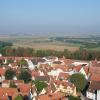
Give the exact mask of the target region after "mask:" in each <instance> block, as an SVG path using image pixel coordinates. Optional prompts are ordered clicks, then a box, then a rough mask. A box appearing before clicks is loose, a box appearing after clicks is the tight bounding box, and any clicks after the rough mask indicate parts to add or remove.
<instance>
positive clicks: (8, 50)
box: [0, 46, 100, 60]
mask: <svg viewBox="0 0 100 100" xmlns="http://www.w3.org/2000/svg"><path fill="white" fill-rule="evenodd" d="M0 53H2V55H3V56H17V57H44V56H45V57H46V56H57V57H59V58H62V57H63V56H65V58H67V59H77V60H78V59H79V60H94V59H95V58H96V59H98V60H99V59H100V51H92V50H87V49H84V48H80V49H79V50H76V51H74V52H71V51H69V50H67V49H64V51H59V50H35V49H33V48H24V47H18V48H13V47H11V46H7V47H4V48H2V50H1V51H0Z"/></svg>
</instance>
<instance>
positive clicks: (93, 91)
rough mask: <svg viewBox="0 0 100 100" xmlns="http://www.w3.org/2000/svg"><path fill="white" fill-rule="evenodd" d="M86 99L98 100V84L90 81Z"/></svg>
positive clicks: (99, 84)
mask: <svg viewBox="0 0 100 100" xmlns="http://www.w3.org/2000/svg"><path fill="white" fill-rule="evenodd" d="M86 97H87V98H89V99H92V100H100V82H96V81H92V82H91V83H90V85H89V88H88V90H87V93H86Z"/></svg>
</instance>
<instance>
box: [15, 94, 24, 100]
mask: <svg viewBox="0 0 100 100" xmlns="http://www.w3.org/2000/svg"><path fill="white" fill-rule="evenodd" d="M14 100H23V97H22V96H21V95H19V96H17V97H15V99H14Z"/></svg>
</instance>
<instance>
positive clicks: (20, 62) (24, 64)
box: [18, 59, 28, 67]
mask: <svg viewBox="0 0 100 100" xmlns="http://www.w3.org/2000/svg"><path fill="white" fill-rule="evenodd" d="M18 65H19V66H20V67H23V66H25V67H27V66H28V63H27V61H26V60H24V59H21V60H20V61H19V62H18Z"/></svg>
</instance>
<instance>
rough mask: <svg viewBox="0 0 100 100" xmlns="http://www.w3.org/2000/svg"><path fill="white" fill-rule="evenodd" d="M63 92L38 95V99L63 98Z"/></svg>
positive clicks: (54, 99) (52, 99) (51, 99)
mask: <svg viewBox="0 0 100 100" xmlns="http://www.w3.org/2000/svg"><path fill="white" fill-rule="evenodd" d="M63 97H64V96H63V94H62V93H61V92H56V93H51V94H48V95H40V96H39V100H59V99H61V98H63Z"/></svg>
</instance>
